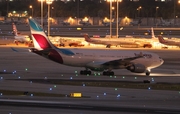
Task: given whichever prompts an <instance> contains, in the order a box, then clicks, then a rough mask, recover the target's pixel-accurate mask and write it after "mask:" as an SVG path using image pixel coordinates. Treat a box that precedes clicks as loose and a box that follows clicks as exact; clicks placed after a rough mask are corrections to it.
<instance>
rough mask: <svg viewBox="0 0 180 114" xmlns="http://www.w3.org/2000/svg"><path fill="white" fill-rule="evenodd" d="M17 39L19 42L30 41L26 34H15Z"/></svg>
mask: <svg viewBox="0 0 180 114" xmlns="http://www.w3.org/2000/svg"><path fill="white" fill-rule="evenodd" d="M14 38H15V40H16V41H18V42H29V41H30V38H29V36H26V35H18V36H14Z"/></svg>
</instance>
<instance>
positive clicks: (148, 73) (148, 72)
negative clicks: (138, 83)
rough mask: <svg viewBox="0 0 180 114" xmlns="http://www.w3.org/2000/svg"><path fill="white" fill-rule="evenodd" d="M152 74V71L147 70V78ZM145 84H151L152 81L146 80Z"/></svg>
mask: <svg viewBox="0 0 180 114" xmlns="http://www.w3.org/2000/svg"><path fill="white" fill-rule="evenodd" d="M150 73H151V71H150V70H147V71H146V76H148V77H149V75H150ZM143 82H144V83H150V80H149V79H148V80H144V81H143Z"/></svg>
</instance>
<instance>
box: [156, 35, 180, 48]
mask: <svg viewBox="0 0 180 114" xmlns="http://www.w3.org/2000/svg"><path fill="white" fill-rule="evenodd" d="M158 39H159V42H160V43H161V44H165V45H168V46H178V47H180V41H179V42H177V41H173V40H165V39H164V38H163V36H161V35H160V36H158Z"/></svg>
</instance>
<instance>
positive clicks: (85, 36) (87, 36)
mask: <svg viewBox="0 0 180 114" xmlns="http://www.w3.org/2000/svg"><path fill="white" fill-rule="evenodd" d="M84 38H85V41H87V42H90V41H91V38H90V37H89V35H88V34H84Z"/></svg>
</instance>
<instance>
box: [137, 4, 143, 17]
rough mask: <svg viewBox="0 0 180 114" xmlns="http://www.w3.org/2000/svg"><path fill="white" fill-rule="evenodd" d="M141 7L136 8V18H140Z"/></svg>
mask: <svg viewBox="0 0 180 114" xmlns="http://www.w3.org/2000/svg"><path fill="white" fill-rule="evenodd" d="M141 8H142V7H141V6H139V7H138V8H137V10H138V17H140V11H141Z"/></svg>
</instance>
